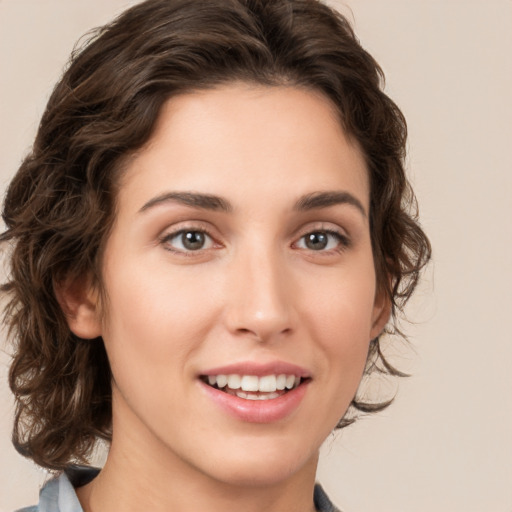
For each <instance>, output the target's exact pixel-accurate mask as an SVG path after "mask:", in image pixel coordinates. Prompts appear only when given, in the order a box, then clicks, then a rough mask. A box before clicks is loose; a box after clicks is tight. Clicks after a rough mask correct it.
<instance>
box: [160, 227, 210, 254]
mask: <svg viewBox="0 0 512 512" xmlns="http://www.w3.org/2000/svg"><path fill="white" fill-rule="evenodd" d="M162 242H163V243H164V244H165V245H166V246H168V248H169V250H171V251H176V252H192V251H200V250H203V249H210V248H211V247H213V240H212V238H211V236H210V235H208V233H206V232H204V231H201V230H198V229H182V230H180V231H178V232H176V233H171V234H169V235H166V236H165V237H164V238H163V239H162Z"/></svg>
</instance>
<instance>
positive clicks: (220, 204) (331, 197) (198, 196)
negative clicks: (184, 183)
mask: <svg viewBox="0 0 512 512" xmlns="http://www.w3.org/2000/svg"><path fill="white" fill-rule="evenodd" d="M168 202H176V203H181V204H183V205H185V206H190V207H192V208H200V209H202V210H211V211H220V212H225V213H229V212H232V211H233V206H232V205H231V203H230V202H229V201H227V200H226V199H223V198H222V197H219V196H215V195H212V194H202V193H199V192H166V193H164V194H162V195H159V196H157V197H154V198H153V199H150V200H149V201H148V202H147V203H145V204H144V206H143V207H142V208H141V209H140V211H141V212H144V211H146V210H148V209H150V208H153V207H155V206H158V205H160V204H163V203H168ZM338 204H348V205H351V206H354V207H355V208H357V209H358V210H359V211H360V212H361V213H362V215H363V217H366V216H367V213H366V210H365V208H364V206H363V205H362V203H361V201H359V199H357V197H355V196H353V195H352V194H350V193H349V192H345V191H326V192H312V193H311V194H306V195H304V196H302V197H300V198H299V199H298V200H297V201H296V203H295V205H294V207H293V209H294V210H296V211H299V212H306V211H310V210H316V209H321V208H329V207H330V206H336V205H338Z"/></svg>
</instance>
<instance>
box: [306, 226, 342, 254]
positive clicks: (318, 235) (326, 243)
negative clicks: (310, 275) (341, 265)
mask: <svg viewBox="0 0 512 512" xmlns="http://www.w3.org/2000/svg"><path fill="white" fill-rule="evenodd" d="M343 242H344V237H343V236H342V235H340V234H339V233H336V232H334V231H312V232H311V233H308V234H307V235H304V236H302V237H301V238H300V239H299V241H298V242H297V247H298V248H299V249H309V250H310V251H328V250H331V249H336V248H337V247H338V246H339V245H340V244H343Z"/></svg>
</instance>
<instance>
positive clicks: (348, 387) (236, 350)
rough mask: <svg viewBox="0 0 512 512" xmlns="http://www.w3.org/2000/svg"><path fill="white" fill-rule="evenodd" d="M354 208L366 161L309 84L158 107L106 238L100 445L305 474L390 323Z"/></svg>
mask: <svg viewBox="0 0 512 512" xmlns="http://www.w3.org/2000/svg"><path fill="white" fill-rule="evenodd" d="M368 209H369V185H368V177H367V170H366V168H365V163H364V159H363V156H362V155H361V153H360V151H359V149H358V148H357V147H356V146H355V145H354V144H353V143H352V142H351V141H350V140H349V139H347V137H346V136H345V135H344V133H343V130H342V129H341V127H340V123H339V121H338V119H337V116H336V114H335V112H334V109H333V107H332V106H331V104H330V103H329V102H328V101H327V100H326V99H324V98H323V97H322V96H320V95H319V94H315V93H313V92H310V91H306V90H301V89H298V88H284V87H282V88H279V87H256V86H249V85H245V84H234V85H229V86H223V87H219V88H217V89H214V90H209V91H205V92H199V93H194V94H185V95H182V96H179V97H176V98H174V99H171V100H169V101H168V103H167V104H166V105H165V107H164V108H163V110H162V112H161V115H160V118H159V121H158V123H157V127H156V131H155V133H154V135H153V136H152V138H151V140H150V141H149V143H148V144H147V145H146V146H145V147H144V148H143V149H141V150H140V151H139V152H138V153H137V154H136V155H135V156H134V157H133V158H132V159H131V160H130V161H129V163H128V165H127V168H126V171H125V173H124V175H123V178H122V180H121V186H120V192H119V196H118V211H117V218H116V222H115V224H114V227H113V230H112V233H111V235H110V238H109V239H108V241H107V244H106V248H105V255H104V265H103V276H104V284H105V290H106V294H107V296H108V301H107V304H106V306H105V307H106V310H105V311H104V313H105V315H104V318H103V319H102V320H101V319H100V316H99V315H98V329H99V330H100V334H101V335H102V336H103V339H104V341H105V345H106V349H107V352H108V356H109V359H110V363H111V367H112V373H113V378H114V381H113V418H114V424H113V428H114V430H113V432H114V435H113V444H112V450H113V453H115V450H117V451H118V452H119V451H122V452H123V453H124V456H125V457H127V458H128V459H130V457H132V458H133V459H137V460H138V463H139V464H141V463H142V464H143V463H144V461H145V460H146V461H147V464H148V465H151V464H152V465H158V464H164V465H167V466H168V467H171V468H176V469H179V470H180V471H191V472H192V474H194V472H195V473H197V474H201V475H203V476H206V477H208V478H213V479H215V480H217V481H222V482H230V483H239V484H247V483H250V484H251V485H257V484H266V485H268V484H272V483H275V482H279V481H282V480H285V479H286V478H289V477H291V476H292V475H294V474H296V473H297V472H300V471H309V472H311V471H314V468H315V466H316V459H317V452H318V449H319V447H320V445H321V443H322V442H323V440H324V439H325V438H326V437H327V435H328V434H329V433H330V431H331V430H332V429H333V428H334V427H335V425H336V423H337V422H338V420H339V419H340V418H341V417H342V416H343V414H344V413H345V411H346V409H347V407H348V405H349V404H350V401H351V400H352V398H353V396H354V394H355V392H356V389H357V387H358V384H359V381H360V379H361V375H362V372H363V369H364V366H365V361H366V357H367V352H368V345H369V341H370V339H372V338H373V337H375V336H376V335H378V334H379V332H380V331H381V329H382V327H383V324H384V323H385V322H386V320H387V317H388V308H387V305H386V304H385V303H384V302H383V301H382V300H380V298H379V297H376V282H375V272H374V264H373V257H372V249H371V242H370V232H369V211H368ZM226 381H227V387H226ZM240 386H241V387H240ZM283 386H284V389H283ZM287 386H288V387H292V389H290V390H287ZM219 387H220V388H222V389H219Z"/></svg>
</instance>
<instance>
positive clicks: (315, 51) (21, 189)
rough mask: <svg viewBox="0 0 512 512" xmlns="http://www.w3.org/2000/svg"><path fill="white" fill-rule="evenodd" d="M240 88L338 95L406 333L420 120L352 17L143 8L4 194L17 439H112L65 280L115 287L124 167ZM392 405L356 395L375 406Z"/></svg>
mask: <svg viewBox="0 0 512 512" xmlns="http://www.w3.org/2000/svg"><path fill="white" fill-rule="evenodd" d="M233 81H244V82H248V83H256V84H262V85H267V86H279V85H291V86H296V87H302V88H307V89H312V90H315V91H320V92H321V93H323V94H324V95H325V96H326V97H327V98H329V99H330V100H331V102H332V103H333V105H335V107H336V108H337V110H338V112H339V115H340V122H341V123H342V126H343V128H344V130H345V131H346V133H347V134H349V136H351V137H352V138H353V139H355V140H356V141H357V143H358V144H359V146H360V148H361V149H362V151H363V153H364V155H365V158H366V162H367V167H368V173H369V177H370V187H371V191H370V193H371V205H370V230H371V239H372V244H373V252H374V260H375V268H376V275H377V283H378V286H379V287H380V288H381V290H384V291H385V293H386V294H387V296H388V297H389V299H390V301H391V303H392V319H391V322H390V323H389V326H390V327H391V330H392V329H393V326H394V325H395V320H396V316H397V313H398V312H399V311H401V310H402V308H403V306H404V304H405V302H406V301H407V299H408V298H409V297H410V296H411V294H412V292H413V290H414V288H415V286H416V284H417V281H418V277H419V273H420V270H421V269H422V267H423V266H424V265H425V263H426V262H427V261H428V259H429V257H430V245H429V242H428V240H427V238H426V236H425V234H424V233H423V231H422V230H421V228H420V226H419V225H418V222H417V218H416V209H415V200H414V195H413V193H412V191H411V188H410V186H409V184H408V181H407V179H406V176H405V173H404V167H403V161H404V156H405V143H406V123H405V120H404V117H403V115H402V114H401V112H400V110H399V109H398V108H397V106H396V105H395V104H394V103H393V101H391V99H389V98H388V96H386V94H384V92H383V73H382V71H381V69H380V67H379V66H378V64H377V63H376V62H375V60H374V59H373V58H372V57H371V56H370V55H369V54H368V53H367V52H366V51H365V50H364V49H363V48H362V47H361V45H360V44H359V42H358V40H357V39H356V37H355V35H354V33H353V30H352V28H351V27H350V24H349V23H348V22H347V20H346V19H345V18H344V17H342V16H341V15H340V14H338V13H336V12H335V11H333V10H331V9H330V8H328V7H327V6H325V5H323V4H321V3H320V2H318V1H316V0H195V1H193V2H191V1H190V0H148V1H146V2H143V3H141V4H139V5H136V6H135V7H133V8H131V9H129V10H127V11H126V12H125V13H123V14H122V15H121V16H120V17H119V18H117V19H116V20H115V21H114V22H112V23H111V24H109V25H107V26H105V27H102V28H100V29H97V30H96V31H94V32H93V33H92V35H91V37H90V38H89V41H88V42H87V43H86V44H85V45H84V46H83V47H82V48H80V49H78V50H75V52H74V53H73V55H72V57H71V60H70V63H69V66H68V67H67V70H66V71H65V73H64V75H63V76H62V78H61V80H60V81H59V83H58V84H57V85H56V87H55V89H54V91H53V94H52V95H51V97H50V100H49V102H48V105H47V107H46V110H45V112H44V114H43V117H42V120H41V123H40V126H39V130H38V133H37V136H36V139H35V143H34V145H33V148H32V151H31V153H30V154H29V155H28V156H27V157H26V158H25V160H24V161H23V163H22V164H21V167H20V168H19V170H18V172H17V174H16V175H15V177H14V178H13V180H12V182H11V183H10V186H9V188H8V191H7V195H6V197H5V202H4V209H3V219H4V221H5V224H6V226H7V228H6V230H5V232H4V233H3V234H2V235H1V236H0V240H1V241H2V242H3V245H4V246H5V247H6V250H7V252H8V261H9V265H10V274H9V277H8V281H7V282H6V283H5V284H4V285H3V290H4V292H5V293H6V294H7V295H8V297H9V302H8V305H7V307H6V309H5V319H6V323H7V325H8V326H9V328H10V335H11V338H12V341H13V347H14V349H13V350H14V353H13V360H12V365H11V368H10V374H9V382H10V386H11V389H12V391H13V393H14V395H15V397H16V404H17V407H16V416H15V424H14V431H13V442H14V445H15V447H16V448H17V450H18V451H19V452H20V453H22V454H23V455H25V456H28V457H30V458H32V459H33V460H34V461H35V462H36V463H38V464H40V465H41V466H45V467H47V468H52V469H61V468H63V467H64V466H66V465H67V464H69V462H70V461H72V460H82V461H83V460H86V457H87V455H88V454H89V452H90V450H91V448H92V447H93V445H94V443H95V441H96V440H97V439H98V438H103V439H106V440H109V439H110V438H111V383H110V381H111V374H110V368H109V363H108V359H107V356H106V352H105V349H104V345H103V341H102V340H101V338H99V339H97V340H82V339H79V338H77V337H76V336H75V335H73V333H71V332H70V330H69V328H68V324H67V322H66V318H65V315H64V314H63V311H62V310H61V307H60V306H59V303H58V301H57V298H56V295H55V287H56V286H58V285H59V283H62V281H63V280H64V279H69V278H71V279H73V278H77V277H79V276H82V277H83V276H92V278H93V280H94V281H95V283H96V284H97V285H98V286H99V287H100V288H101V283H102V281H101V273H100V268H101V256H102V248H103V247H104V244H105V240H106V238H107V237H108V234H109V230H110V227H111V225H112V222H113V219H114V217H115V199H116V185H118V184H119V176H120V174H121V173H122V162H123V160H124V159H125V158H127V157H128V156H129V155H130V154H132V153H133V152H134V151H136V150H137V149H138V148H140V147H141V146H143V145H144V144H145V143H146V142H147V141H148V139H149V138H150V137H151V135H152V132H153V129H154V127H155V123H156V120H157V118H158V114H159V111H160V109H161V107H162V105H163V103H164V102H165V101H167V100H168V99H169V98H171V97H173V96H175V95H177V94H180V93H183V92H191V91H194V90H201V89H206V88H212V87H215V86H218V85H221V84H224V83H228V82H233ZM375 371H378V372H384V373H388V374H392V375H398V374H399V373H400V372H398V371H397V370H395V369H394V368H393V367H392V366H391V365H390V364H388V363H387V361H386V359H385V357H384V355H383V354H382V352H381V347H380V343H379V340H378V339H376V340H373V341H372V342H371V346H370V353H369V358H368V364H367V369H366V372H367V373H371V372H375ZM386 404H387V402H385V403H380V404H365V403H362V402H359V401H357V400H356V399H354V401H353V402H352V406H353V407H355V408H356V409H359V410H361V411H366V412H369V411H373V410H377V409H379V408H382V407H383V406H385V405H386ZM351 421H352V420H350V419H347V418H345V419H343V420H341V421H340V426H344V425H345V424H347V423H349V422H351Z"/></svg>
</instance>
